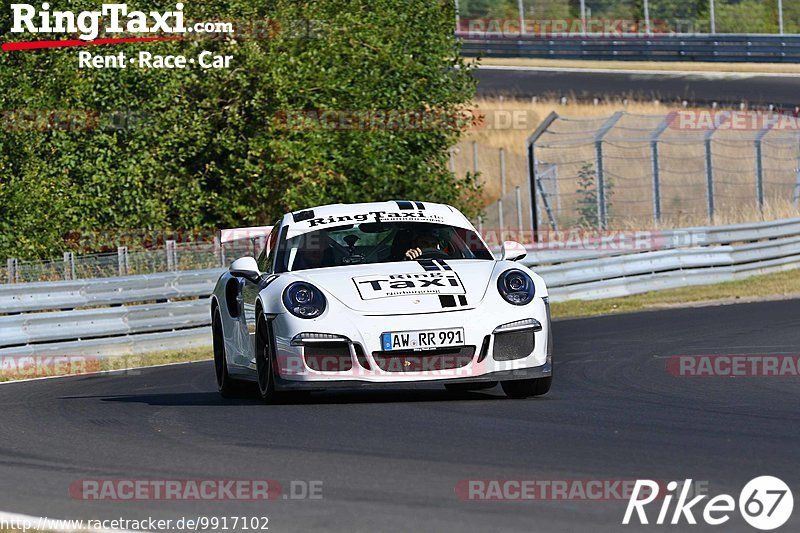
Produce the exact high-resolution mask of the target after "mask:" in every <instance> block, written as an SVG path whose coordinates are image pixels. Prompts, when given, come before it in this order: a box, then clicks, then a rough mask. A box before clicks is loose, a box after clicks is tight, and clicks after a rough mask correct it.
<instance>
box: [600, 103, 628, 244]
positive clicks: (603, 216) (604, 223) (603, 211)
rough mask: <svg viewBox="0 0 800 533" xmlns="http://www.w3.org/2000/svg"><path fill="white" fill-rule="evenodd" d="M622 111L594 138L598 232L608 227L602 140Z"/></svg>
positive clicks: (612, 117)
mask: <svg viewBox="0 0 800 533" xmlns="http://www.w3.org/2000/svg"><path fill="white" fill-rule="evenodd" d="M622 115H623V113H622V111H617V112H616V113H614V114H613V115H611V118H609V119H608V120H607V121H606V122H605V124H603V126H602V127H601V128H600V129H599V130H598V132H597V134H595V136H594V157H595V169H596V172H597V229H599V230H600V231H602V230H604V229H606V228H607V227H608V213H607V210H608V205H607V203H606V177H605V169H604V168H603V138H604V137H605V136H606V134H607V133H608V132H609V130H610V129H611V128H613V127H614V124H616V123H617V122H618V121H619V119H621V118H622Z"/></svg>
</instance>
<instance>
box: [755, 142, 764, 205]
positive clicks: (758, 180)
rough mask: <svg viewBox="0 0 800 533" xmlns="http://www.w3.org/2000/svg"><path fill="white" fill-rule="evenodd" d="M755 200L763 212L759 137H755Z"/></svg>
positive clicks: (762, 179)
mask: <svg viewBox="0 0 800 533" xmlns="http://www.w3.org/2000/svg"><path fill="white" fill-rule="evenodd" d="M755 145H756V202H757V203H758V210H759V212H760V213H761V214H762V215H763V214H764V163H763V161H762V159H761V154H762V150H761V139H759V138H756V141H755Z"/></svg>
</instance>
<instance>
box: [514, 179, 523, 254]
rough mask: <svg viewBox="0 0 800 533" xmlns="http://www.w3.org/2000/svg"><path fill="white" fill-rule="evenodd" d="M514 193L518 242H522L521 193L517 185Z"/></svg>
mask: <svg viewBox="0 0 800 533" xmlns="http://www.w3.org/2000/svg"><path fill="white" fill-rule="evenodd" d="M514 193H515V196H516V200H517V231H518V232H519V238H518V239H517V240H518V241H520V242H521V241H522V192H521V191H520V189H519V185H517V186H516V187H515V188H514Z"/></svg>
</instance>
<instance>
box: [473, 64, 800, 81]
mask: <svg viewBox="0 0 800 533" xmlns="http://www.w3.org/2000/svg"><path fill="white" fill-rule="evenodd" d="M478 68H479V69H480V70H523V71H531V72H589V73H593V74H645V75H648V76H672V77H675V76H695V77H698V78H706V79H714V80H717V79H749V78H773V77H774V78H800V74H792V73H788V72H775V73H769V72H704V71H699V70H636V69H614V68H580V67H525V66H520V67H514V66H510V65H480V66H479V67H478Z"/></svg>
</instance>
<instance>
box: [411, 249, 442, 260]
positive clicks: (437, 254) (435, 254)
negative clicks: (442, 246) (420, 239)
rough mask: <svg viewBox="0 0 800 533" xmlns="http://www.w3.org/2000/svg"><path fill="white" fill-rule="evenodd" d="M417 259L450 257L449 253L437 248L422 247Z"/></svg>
mask: <svg viewBox="0 0 800 533" xmlns="http://www.w3.org/2000/svg"><path fill="white" fill-rule="evenodd" d="M417 259H450V254H448V253H447V252H444V251H442V250H439V249H438V248H422V254H421V255H420V256H419V257H417Z"/></svg>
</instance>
